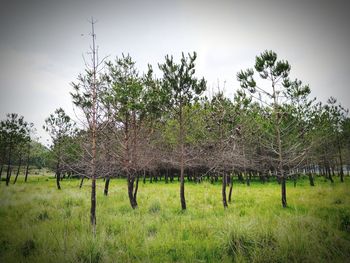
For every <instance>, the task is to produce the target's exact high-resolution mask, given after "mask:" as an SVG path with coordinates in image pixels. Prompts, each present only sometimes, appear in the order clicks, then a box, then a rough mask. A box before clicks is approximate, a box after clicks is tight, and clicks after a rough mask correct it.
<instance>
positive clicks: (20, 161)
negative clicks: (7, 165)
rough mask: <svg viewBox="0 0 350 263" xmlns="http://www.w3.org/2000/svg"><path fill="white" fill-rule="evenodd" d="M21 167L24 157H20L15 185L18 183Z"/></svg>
mask: <svg viewBox="0 0 350 263" xmlns="http://www.w3.org/2000/svg"><path fill="white" fill-rule="evenodd" d="M21 165H22V156H20V157H19V164H18V168H17V173H16V177H15V180H14V181H13V184H15V183H16V182H17V178H18V175H19V171H20V169H21Z"/></svg>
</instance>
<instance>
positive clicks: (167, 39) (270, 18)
mask: <svg viewBox="0 0 350 263" xmlns="http://www.w3.org/2000/svg"><path fill="white" fill-rule="evenodd" d="M347 2H348V1H346V0H332V1H331V0H329V1H325V0H324V1H317V0H267V1H263V0H252V1H249V0H231V1H229V0H216V1H214V0H212V1H209V0H202V1H200V0H194V1H191V0H187V1H185V0H182V1H176V0H172V1H168V0H162V1H161V0H156V1H147V0H143V1H142V0H129V1H127V0H125V1H121V0H119V1H117V0H115V1H97V0H95V1H83V0H81V1H73V0H72V1H69V0H61V1H55V0H27V1H25V0H23V1H20V0H8V1H7V0H0V3H1V5H0V63H1V64H0V118H1V119H3V118H5V114H6V113H10V112H17V113H19V114H21V115H23V116H24V117H25V119H26V120H27V121H30V122H34V123H35V126H36V128H37V130H38V135H39V136H41V137H42V139H41V141H42V142H45V140H46V138H47V135H45V132H44V131H43V130H42V128H41V127H42V125H43V122H44V119H45V118H46V117H47V116H48V115H49V114H50V113H52V112H53V111H54V110H55V109H56V108H58V107H63V108H64V109H65V110H66V112H67V113H68V114H70V115H74V114H73V105H72V102H71V98H70V95H69V92H70V91H72V88H71V86H70V82H72V81H74V80H75V79H76V77H77V75H78V73H79V72H82V71H83V69H84V63H83V60H82V54H84V53H85V52H86V51H87V50H88V49H89V45H90V38H89V36H88V33H89V31H90V25H89V24H88V22H87V20H88V19H89V18H90V17H91V16H94V17H95V18H97V19H98V23H97V25H96V33H97V42H98V45H99V52H100V56H105V55H110V56H111V59H113V58H114V57H115V56H116V55H121V53H122V52H124V53H130V55H131V56H132V57H133V59H134V60H136V62H137V64H138V68H139V69H140V71H143V70H144V69H145V68H146V65H147V63H150V64H152V65H153V66H154V68H157V63H160V62H163V61H164V56H165V55H166V54H171V55H174V57H175V58H176V59H178V58H179V57H180V55H181V52H182V51H184V52H192V51H196V52H197V53H198V59H197V68H198V69H197V72H198V76H199V77H201V76H204V77H205V78H206V79H207V81H208V84H209V87H210V88H212V87H214V86H216V85H217V81H218V80H219V81H220V83H221V86H222V85H223V83H224V81H226V85H225V91H226V93H227V95H228V96H232V94H233V93H234V91H235V89H236V88H237V87H238V86H239V84H238V82H237V81H236V73H237V71H239V70H240V69H245V68H247V67H252V66H253V65H254V59H255V56H256V55H258V54H260V53H261V52H262V51H264V50H265V49H272V50H274V51H275V52H277V54H278V56H279V58H281V59H286V60H288V61H289V62H290V64H291V65H292V74H291V75H292V77H297V78H299V79H301V80H303V82H304V83H308V84H310V87H311V89H312V94H313V96H316V97H317V98H318V99H319V100H321V101H326V99H327V98H328V97H329V96H335V97H337V98H338V100H339V101H340V102H341V103H342V104H343V105H345V106H346V107H347V108H350V96H349V87H348V85H349V83H350V66H349V62H350V16H349V13H350V8H349V4H348V3H347ZM81 34H84V36H81ZM159 77H160V75H159Z"/></svg>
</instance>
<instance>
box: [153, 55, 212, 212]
mask: <svg viewBox="0 0 350 263" xmlns="http://www.w3.org/2000/svg"><path fill="white" fill-rule="evenodd" d="M196 57H197V54H196V53H195V52H194V53H193V55H191V54H188V57H185V55H184V54H183V53H182V58H181V63H180V64H176V63H175V62H174V60H173V57H172V56H171V57H169V56H166V57H165V63H164V64H159V68H160V69H161V70H162V72H163V87H164V89H166V90H169V92H170V93H171V94H172V96H171V100H170V103H171V107H172V110H173V111H174V119H175V120H176V121H177V122H178V124H179V126H178V145H179V157H178V158H179V166H180V201H181V208H182V210H185V209H186V200H185V184H184V169H185V162H186V160H185V159H186V152H185V137H186V123H187V121H188V117H189V116H186V115H185V114H184V108H185V107H186V106H189V105H191V103H192V102H193V101H195V100H197V99H198V97H199V95H200V94H201V93H202V92H203V91H204V90H205V89H206V81H205V80H204V78H202V79H200V80H198V79H197V78H196V77H195V76H194V74H195V64H194V62H195V60H196Z"/></svg>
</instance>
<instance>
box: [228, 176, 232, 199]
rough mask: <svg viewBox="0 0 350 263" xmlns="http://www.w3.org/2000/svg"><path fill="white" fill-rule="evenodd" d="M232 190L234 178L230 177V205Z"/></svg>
mask: <svg viewBox="0 0 350 263" xmlns="http://www.w3.org/2000/svg"><path fill="white" fill-rule="evenodd" d="M232 188H233V178H232V176H230V192H229V194H228V202H229V203H231V196H232Z"/></svg>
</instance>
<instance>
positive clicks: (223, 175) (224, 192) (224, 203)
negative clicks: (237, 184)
mask: <svg viewBox="0 0 350 263" xmlns="http://www.w3.org/2000/svg"><path fill="white" fill-rule="evenodd" d="M221 193H222V203H223V205H224V208H225V209H226V208H227V199H226V173H225V172H224V173H223V174H222V189H221Z"/></svg>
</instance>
